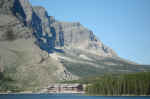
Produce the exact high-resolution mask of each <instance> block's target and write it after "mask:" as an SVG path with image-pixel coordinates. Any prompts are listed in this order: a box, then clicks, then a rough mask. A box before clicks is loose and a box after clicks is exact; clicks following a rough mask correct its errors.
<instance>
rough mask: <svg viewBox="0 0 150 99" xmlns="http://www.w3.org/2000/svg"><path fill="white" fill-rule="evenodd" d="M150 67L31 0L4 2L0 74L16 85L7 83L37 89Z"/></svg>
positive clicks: (0, 26)
mask: <svg viewBox="0 0 150 99" xmlns="http://www.w3.org/2000/svg"><path fill="white" fill-rule="evenodd" d="M149 69H150V68H149V67H148V66H146V65H145V66H144V65H139V64H136V63H133V62H130V61H127V60H124V59H122V58H120V57H119V56H118V55H117V54H116V53H115V51H113V50H112V49H111V48H109V47H107V46H106V45H104V44H103V43H102V42H101V41H100V40H99V39H98V38H97V37H96V36H95V35H94V33H93V32H92V31H91V30H89V29H87V28H85V27H84V26H83V25H81V24H80V23H79V22H61V21H58V20H56V19H55V18H54V17H53V16H49V15H48V13H47V11H46V10H45V9H44V8H43V7H40V6H34V7H33V6H32V5H31V4H30V3H29V1H28V0H1V1H0V73H1V74H3V75H4V77H9V78H10V79H12V81H13V82H11V83H8V82H7V83H6V82H5V81H4V82H3V83H2V84H8V85H9V86H12V87H11V88H20V89H23V90H37V89H38V88H43V87H45V86H48V85H49V83H52V82H59V81H64V80H75V79H79V78H83V77H89V76H97V75H103V74H105V73H113V74H121V73H132V72H140V71H148V70H149ZM3 87H4V86H3ZM3 87H2V86H0V89H1V90H3Z"/></svg>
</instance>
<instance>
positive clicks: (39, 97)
mask: <svg viewBox="0 0 150 99" xmlns="http://www.w3.org/2000/svg"><path fill="white" fill-rule="evenodd" d="M0 99H150V96H139V97H138V96H126V97H123V96H118V97H116V96H114V97H112V96H84V95H77V94H28V95H27V94H8V95H4V94H3V95H0Z"/></svg>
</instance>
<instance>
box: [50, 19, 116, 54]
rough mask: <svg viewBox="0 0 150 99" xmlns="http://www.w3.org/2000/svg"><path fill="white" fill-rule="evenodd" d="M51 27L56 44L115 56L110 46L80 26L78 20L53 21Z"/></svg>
mask: <svg viewBox="0 0 150 99" xmlns="http://www.w3.org/2000/svg"><path fill="white" fill-rule="evenodd" d="M51 28H52V29H54V30H55V31H54V32H55V33H56V41H55V44H56V46H65V47H66V48H75V49H79V50H85V51H88V52H91V53H95V54H97V55H100V56H107V57H116V56H117V54H116V53H115V52H114V51H113V50H112V49H111V48H109V47H107V46H105V45H104V44H103V43H102V42H101V41H100V40H98V39H97V38H96V36H95V35H94V34H93V32H92V31H91V30H89V29H87V28H85V27H84V26H82V25H81V24H80V23H79V22H74V23H69V22H59V21H53V22H52V24H51Z"/></svg>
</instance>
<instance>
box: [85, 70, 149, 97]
mask: <svg viewBox="0 0 150 99" xmlns="http://www.w3.org/2000/svg"><path fill="white" fill-rule="evenodd" d="M93 81H94V82H90V83H89V84H88V85H87V87H86V90H85V91H86V93H88V94H93V95H115V96H117V95H150V72H140V73H135V74H122V75H119V76H112V75H104V76H102V77H95V80H93Z"/></svg>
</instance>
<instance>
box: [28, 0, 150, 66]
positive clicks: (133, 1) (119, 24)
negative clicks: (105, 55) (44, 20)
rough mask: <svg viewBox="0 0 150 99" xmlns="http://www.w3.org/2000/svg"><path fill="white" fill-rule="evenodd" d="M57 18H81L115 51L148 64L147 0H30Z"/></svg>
mask: <svg viewBox="0 0 150 99" xmlns="http://www.w3.org/2000/svg"><path fill="white" fill-rule="evenodd" d="M30 1H31V3H32V5H41V6H43V7H45V8H46V10H47V11H48V13H49V15H50V16H55V18H56V19H57V20H60V21H68V22H80V23H81V24H83V25H84V26H85V27H87V28H89V29H90V30H92V31H93V32H94V33H95V35H97V37H98V38H99V39H100V40H101V41H102V42H103V43H104V44H105V45H107V46H109V47H111V48H112V49H113V50H115V51H116V53H117V54H118V55H119V56H121V57H123V58H125V59H129V60H132V61H135V62H138V63H142V64H150V0H30Z"/></svg>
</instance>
